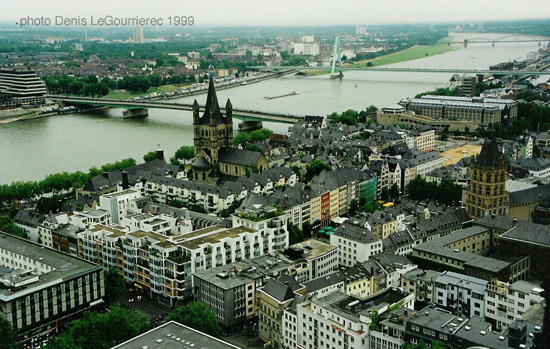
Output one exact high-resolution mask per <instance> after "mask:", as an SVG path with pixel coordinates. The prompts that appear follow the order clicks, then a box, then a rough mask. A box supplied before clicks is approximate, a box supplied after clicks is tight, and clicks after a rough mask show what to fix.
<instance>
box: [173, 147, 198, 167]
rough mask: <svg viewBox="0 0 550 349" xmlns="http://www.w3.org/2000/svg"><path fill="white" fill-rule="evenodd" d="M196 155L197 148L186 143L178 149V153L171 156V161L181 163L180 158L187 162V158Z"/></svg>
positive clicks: (174, 163)
mask: <svg viewBox="0 0 550 349" xmlns="http://www.w3.org/2000/svg"><path fill="white" fill-rule="evenodd" d="M194 156H195V148H193V147H192V146H190V145H184V146H182V147H180V148H179V149H178V150H176V153H175V154H174V156H173V157H172V158H170V163H171V164H172V165H179V160H183V163H184V164H186V163H187V160H191V159H193V157H194Z"/></svg>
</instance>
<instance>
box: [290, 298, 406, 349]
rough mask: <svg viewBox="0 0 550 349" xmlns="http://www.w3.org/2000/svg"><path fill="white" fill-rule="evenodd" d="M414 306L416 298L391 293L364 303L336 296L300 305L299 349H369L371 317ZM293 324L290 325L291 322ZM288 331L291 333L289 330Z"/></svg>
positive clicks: (297, 338) (297, 329) (298, 311)
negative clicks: (394, 309) (367, 348)
mask: <svg viewBox="0 0 550 349" xmlns="http://www.w3.org/2000/svg"><path fill="white" fill-rule="evenodd" d="M413 306H414V295H412V294H406V293H403V292H400V291H398V290H388V291H386V292H384V293H381V294H378V295H376V296H374V297H371V298H368V299H364V300H360V299H357V298H355V297H352V296H348V295H346V294H344V293H342V292H339V291H337V292H333V293H331V294H328V295H326V296H324V297H321V298H313V299H311V300H307V301H305V302H303V303H301V304H298V305H297V316H296V319H297V325H298V326H297V328H296V343H297V346H296V347H297V348H301V349H306V348H308V349H314V348H330V349H339V348H349V349H353V348H366V347H368V346H369V335H370V330H369V325H370V324H371V322H372V320H371V317H370V315H371V314H372V312H374V311H376V312H377V313H378V314H380V315H381V314H384V313H385V312H387V311H388V310H389V309H393V308H399V307H405V308H411V309H412V307H413ZM289 323H290V322H289ZM284 330H289V332H292V331H291V330H290V329H289V328H285V329H284Z"/></svg>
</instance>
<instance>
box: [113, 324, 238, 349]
mask: <svg viewBox="0 0 550 349" xmlns="http://www.w3.org/2000/svg"><path fill="white" fill-rule="evenodd" d="M191 345H192V346H191ZM145 347H147V348H148V349H172V348H178V349H180V348H193V349H226V348H239V347H237V346H235V345H233V344H230V343H227V342H224V341H222V340H219V339H217V338H215V337H212V336H210V335H207V334H206V333H202V332H199V331H197V330H195V329H192V328H191V327H187V326H184V325H182V324H180V323H177V322H175V321H170V322H167V323H165V324H164V325H161V326H159V327H157V328H154V329H152V330H150V331H148V332H145V333H144V334H141V335H139V336H137V337H134V338H132V339H130V340H128V341H126V342H124V343H122V344H119V345H117V346H115V347H113V349H115V348H128V349H130V348H131V349H134V348H145Z"/></svg>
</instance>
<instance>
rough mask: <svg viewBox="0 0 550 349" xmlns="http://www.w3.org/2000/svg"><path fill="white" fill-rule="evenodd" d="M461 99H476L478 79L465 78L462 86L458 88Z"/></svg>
mask: <svg viewBox="0 0 550 349" xmlns="http://www.w3.org/2000/svg"><path fill="white" fill-rule="evenodd" d="M458 95H459V96H460V97H475V95H476V77H475V76H465V77H464V78H463V79H462V86H459V87H458Z"/></svg>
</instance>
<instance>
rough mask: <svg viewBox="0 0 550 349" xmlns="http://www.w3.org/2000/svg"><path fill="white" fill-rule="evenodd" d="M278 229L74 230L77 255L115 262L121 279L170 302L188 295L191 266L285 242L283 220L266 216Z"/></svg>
mask: <svg viewBox="0 0 550 349" xmlns="http://www.w3.org/2000/svg"><path fill="white" fill-rule="evenodd" d="M271 222H273V223H274V224H275V225H276V226H277V230H276V231H277V233H269V232H265V231H264V232H260V231H257V230H254V229H251V228H248V227H244V226H238V227H234V228H221V227H216V226H213V227H208V228H203V229H199V230H196V231H193V232H190V233H185V234H181V235H176V236H164V235H161V234H158V233H155V232H146V231H143V230H136V231H129V229H128V228H126V229H125V230H122V229H116V228H112V227H105V226H95V227H93V228H90V229H87V230H86V231H84V232H82V233H79V234H78V252H79V256H80V257H82V258H84V259H86V260H88V261H90V262H93V263H97V264H99V265H101V266H102V267H103V268H104V269H106V270H107V269H109V268H110V267H114V268H116V269H117V270H118V271H119V273H120V274H121V275H123V277H124V280H125V281H126V282H128V283H131V284H134V285H135V286H136V287H138V288H141V289H142V290H144V291H145V292H149V294H150V296H151V297H155V298H157V299H158V300H159V301H161V302H165V303H167V304H171V305H173V304H174V302H176V301H179V300H182V299H184V298H186V297H190V296H191V291H192V275H193V274H194V273H195V272H198V271H201V270H206V269H211V268H215V267H219V266H222V265H225V264H229V263H235V262H238V261H241V260H243V259H250V258H254V257H259V256H262V255H265V254H268V253H270V252H273V251H275V250H277V249H281V248H286V247H287V246H288V242H287V240H286V239H280V236H281V235H282V236H287V235H288V234H287V232H286V225H284V224H282V220H281V219H279V218H278V217H274V218H272V219H271Z"/></svg>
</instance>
